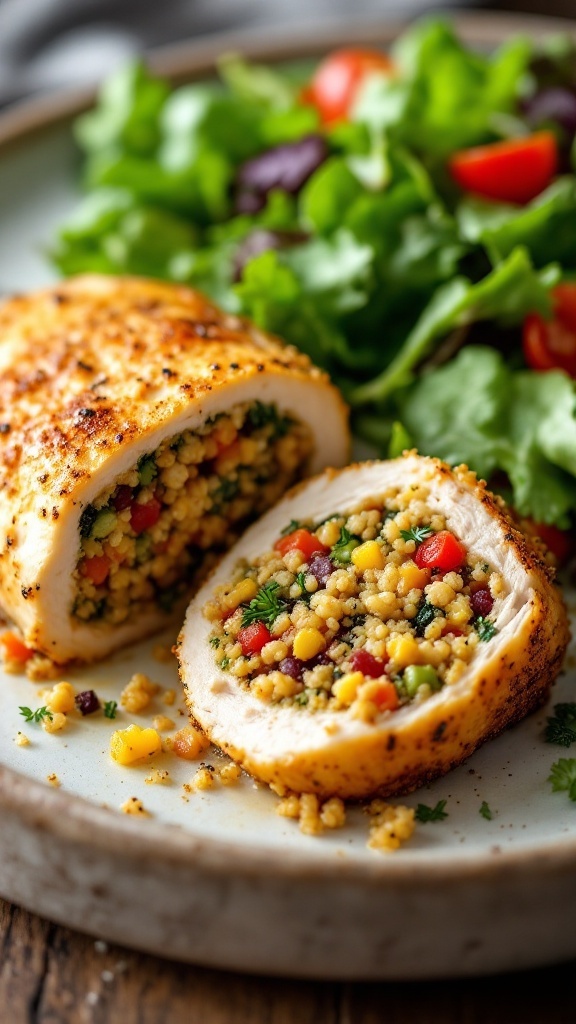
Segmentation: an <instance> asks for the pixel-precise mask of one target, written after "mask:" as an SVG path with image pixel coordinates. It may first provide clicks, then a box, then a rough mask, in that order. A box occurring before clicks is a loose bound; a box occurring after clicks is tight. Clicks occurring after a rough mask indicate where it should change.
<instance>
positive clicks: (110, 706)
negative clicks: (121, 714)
mask: <svg viewBox="0 0 576 1024" xmlns="http://www.w3.org/2000/svg"><path fill="white" fill-rule="evenodd" d="M117 707H118V701H117V700H106V701H104V704H103V710H104V717H105V718H116V709H117Z"/></svg>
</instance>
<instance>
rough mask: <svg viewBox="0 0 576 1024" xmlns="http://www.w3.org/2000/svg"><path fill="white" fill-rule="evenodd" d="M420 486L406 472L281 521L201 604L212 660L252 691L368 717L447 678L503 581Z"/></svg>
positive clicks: (488, 631) (449, 681)
mask: <svg viewBox="0 0 576 1024" xmlns="http://www.w3.org/2000/svg"><path fill="white" fill-rule="evenodd" d="M428 498H429V492H428V489H427V487H426V486H425V485H424V484H418V485H416V484H414V485H411V486H410V487H408V488H407V489H405V490H403V489H402V488H395V489H393V490H390V491H388V492H387V493H386V494H383V495H380V496H379V497H378V498H374V499H371V500H370V501H369V502H364V504H362V505H361V506H359V507H355V508H353V509H352V510H351V511H350V512H348V513H342V514H341V513H339V512H335V513H334V515H332V516H330V517H329V518H328V519H326V520H324V521H323V522H321V523H316V524H314V523H312V522H306V523H296V522H292V523H289V524H287V526H286V528H285V530H283V531H282V534H281V536H280V537H278V539H277V540H276V542H275V544H274V547H273V549H272V550H271V551H267V552H265V553H264V554H263V555H261V556H260V557H259V558H258V559H256V560H255V561H254V562H253V563H251V564H248V563H247V562H241V563H239V564H238V566H237V568H236V571H235V574H234V576H233V578H232V580H231V581H230V583H229V584H227V585H225V586H223V587H221V588H219V590H218V591H217V592H216V594H215V598H214V600H213V601H211V602H210V603H208V604H207V605H206V606H205V608H204V614H205V615H206V616H207V618H208V619H209V620H210V621H211V623H212V630H211V633H210V636H209V643H210V646H211V648H212V649H213V654H214V658H215V660H216V663H217V664H218V666H219V667H220V668H221V669H222V670H224V671H228V672H230V673H231V674H232V675H234V676H236V677H237V679H238V680H239V681H241V683H242V684H243V685H244V686H245V687H246V688H247V689H249V690H250V691H251V692H252V693H253V694H255V695H256V696H257V697H259V698H260V699H262V700H263V701H266V702H269V703H275V704H278V703H281V704H290V705H294V706H296V707H298V706H299V707H302V708H306V709H307V710H308V711H312V712H313V711H316V710H320V709H326V708H329V709H331V710H334V711H340V712H342V711H349V713H350V714H351V715H352V716H353V717H356V718H359V719H361V720H363V721H366V722H371V721H373V720H374V719H376V718H378V717H379V716H382V715H385V714H389V713H390V712H393V711H395V710H396V709H397V708H400V707H402V706H404V705H407V704H409V703H413V702H421V701H424V700H426V699H427V698H428V697H430V696H432V695H433V694H434V693H436V692H438V691H439V690H440V689H442V687H444V686H451V685H453V684H455V683H456V682H457V681H458V679H459V678H460V677H461V675H462V673H463V672H464V670H465V669H466V666H467V665H468V663H469V662H470V659H471V658H472V657H473V654H474V651H475V650H476V649H477V647H478V644H481V643H489V642H490V640H491V639H492V638H493V637H494V635H495V634H496V632H497V630H496V626H495V625H494V613H495V609H497V603H498V601H499V600H501V598H502V597H503V596H504V595H505V593H506V588H505V584H504V581H503V579H502V576H501V575H500V574H499V573H498V572H495V571H494V570H493V569H492V568H491V567H490V565H488V564H487V563H486V562H484V560H483V559H480V558H478V557H477V556H475V555H474V554H473V553H472V552H470V551H468V550H467V548H466V544H465V538H458V537H456V536H455V534H454V533H453V532H452V531H451V530H450V529H448V528H447V523H446V519H445V517H444V516H443V515H441V514H440V513H438V512H437V511H436V510H434V509H433V508H432V507H431V504H429V503H428Z"/></svg>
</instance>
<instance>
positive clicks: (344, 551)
mask: <svg viewBox="0 0 576 1024" xmlns="http://www.w3.org/2000/svg"><path fill="white" fill-rule="evenodd" d="M359 544H360V541H359V540H357V539H356V537H352V538H351V539H350V540H349V541H348V543H347V544H343V545H342V547H334V548H332V557H333V558H334V559H335V560H336V561H337V562H339V563H340V565H348V564H349V563H350V562H351V560H352V552H353V551H354V548H357V547H358V546H359Z"/></svg>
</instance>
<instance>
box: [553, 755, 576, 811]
mask: <svg viewBox="0 0 576 1024" xmlns="http://www.w3.org/2000/svg"><path fill="white" fill-rule="evenodd" d="M548 782H550V783H551V784H552V790H553V792H554V793H561V792H564V791H565V792H567V793H568V796H569V797H570V799H571V800H574V801H576V757H561V758H560V760H559V761H555V763H554V764H553V765H552V768H551V769H550V775H549V776H548Z"/></svg>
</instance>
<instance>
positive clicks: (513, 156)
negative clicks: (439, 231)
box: [448, 132, 558, 205]
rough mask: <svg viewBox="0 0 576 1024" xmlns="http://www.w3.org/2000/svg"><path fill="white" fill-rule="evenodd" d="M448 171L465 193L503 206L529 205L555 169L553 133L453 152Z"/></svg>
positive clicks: (546, 183)
mask: <svg viewBox="0 0 576 1024" xmlns="http://www.w3.org/2000/svg"><path fill="white" fill-rule="evenodd" d="M448 166H449V169H450V173H451V175H452V177H453V178H454V180H455V181H456V183H457V184H458V185H459V186H460V188H462V189H463V190H464V191H465V192H475V193H476V195H479V196H483V197H484V198H485V199H496V200H499V201H500V202H503V203H518V204H520V205H522V204H523V203H529V202H530V200H531V199H535V197H536V196H537V195H540V193H541V192H543V191H544V189H545V188H546V187H547V186H548V185H549V184H550V182H551V181H552V179H553V177H554V175H555V174H556V172H557V170H558V146H557V143H556V137H555V136H554V135H553V133H552V132H537V133H536V134H535V135H530V136H529V137H528V138H524V139H509V140H507V141H506V142H493V143H491V144H490V145H488V146H475V147H474V148H473V149H463V150H461V151H460V152H459V153H455V154H454V155H453V157H452V158H451V160H450V162H449V165H448Z"/></svg>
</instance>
